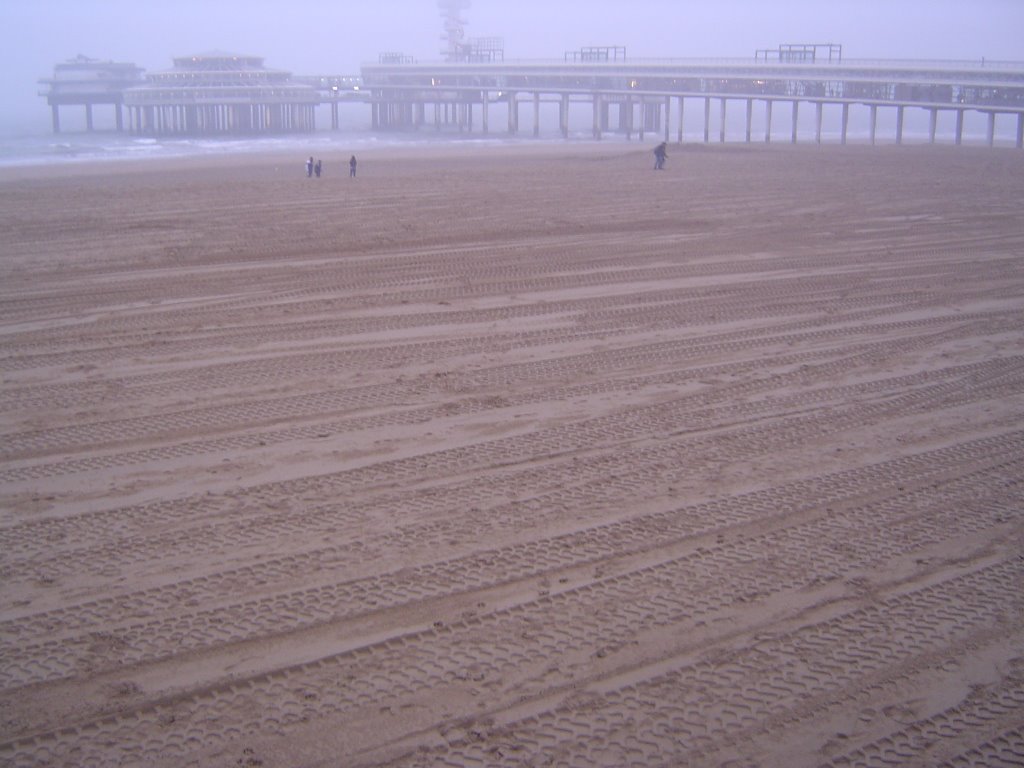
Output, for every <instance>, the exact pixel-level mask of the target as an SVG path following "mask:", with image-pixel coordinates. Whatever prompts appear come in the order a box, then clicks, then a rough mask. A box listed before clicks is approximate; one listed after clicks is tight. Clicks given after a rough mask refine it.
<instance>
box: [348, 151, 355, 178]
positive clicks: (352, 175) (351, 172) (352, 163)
mask: <svg viewBox="0 0 1024 768" xmlns="http://www.w3.org/2000/svg"><path fill="white" fill-rule="evenodd" d="M348 176H349V178H350V179H354V178H355V177H356V156H355V155H352V159H351V160H349V161H348Z"/></svg>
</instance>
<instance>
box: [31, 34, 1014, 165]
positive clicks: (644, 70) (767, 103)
mask: <svg viewBox="0 0 1024 768" xmlns="http://www.w3.org/2000/svg"><path fill="white" fill-rule="evenodd" d="M474 46H475V47H473V48H471V49H469V51H470V52H469V53H468V54H466V55H460V56H453V57H450V58H449V60H445V61H438V62H425V63H421V62H417V61H415V60H414V59H412V58H411V57H407V56H403V55H402V54H400V53H388V54H382V55H381V56H380V58H379V60H378V62H377V63H373V64H365V65H363V67H362V68H361V71H360V73H359V74H345V75H310V76H293V75H292V74H291V73H290V72H286V71H284V70H275V69H268V68H266V67H264V65H263V59H262V58H260V57H256V56H239V55H235V54H227V53H220V52H214V53H210V54H203V55H198V56H188V57H181V58H176V59H174V67H173V69H171V70H167V71H164V72H156V73H151V74H148V75H147V76H146V77H145V79H143V78H142V70H140V69H139V68H137V67H135V65H134V64H121V63H113V62H97V61H95V60H92V59H83V58H82V57H80V59H79V60H74V61H72V62H68V63H66V64H58V65H57V67H56V69H55V73H54V77H53V78H48V79H45V80H43V81H42V82H44V83H47V84H48V85H49V89H48V90H47V91H45V92H43V94H42V95H45V96H46V97H47V99H48V101H49V103H50V105H51V107H52V109H53V128H54V131H55V132H56V131H59V130H60V121H59V114H58V107H59V106H61V105H68V104H81V105H85V107H86V110H87V113H86V114H87V127H88V129H89V130H91V129H92V107H93V105H95V104H103V103H108V104H112V105H114V106H115V109H116V110H117V112H116V114H117V129H118V130H122V129H123V127H124V126H123V121H122V111H121V110H122V106H123V107H125V108H127V110H128V114H129V119H128V126H127V127H128V130H130V131H132V132H133V133H137V134H140V135H153V136H161V135H206V136H229V135H252V134H280V133H308V132H312V131H315V130H316V129H317V125H316V115H317V110H318V108H319V107H321V106H323V105H327V106H328V107H329V109H330V129H331V130H341V129H343V128H344V126H343V125H342V124H341V120H340V117H339V108H340V107H341V105H343V104H358V105H365V108H366V109H368V110H369V111H370V115H369V118H370V125H371V128H372V130H374V131H379V132H395V131H424V130H433V131H435V132H442V131H449V132H452V131H455V132H459V133H463V134H477V135H481V136H488V135H497V134H502V135H508V136H514V137H521V136H540V135H541V126H542V115H544V114H547V115H548V116H547V118H546V120H544V125H551V124H552V123H553V122H554V120H557V131H558V133H559V134H560V135H561V136H563V137H565V138H569V137H570V115H573V116H574V118H575V120H576V124H577V126H578V125H579V119H580V118H579V116H580V114H581V110H583V114H584V115H585V118H584V122H585V130H584V131H583V133H585V134H586V135H588V136H591V137H593V138H594V139H601V138H602V137H603V136H605V135H606V134H616V135H622V136H625V137H626V138H627V139H633V138H634V137H635V138H637V139H639V140H641V141H642V140H644V139H645V138H647V137H648V136H652V135H653V136H655V137H659V138H662V139H664V140H665V141H671V140H672V139H673V137H674V138H675V139H676V140H677V141H680V142H682V141H683V117H684V115H689V114H691V113H692V110H694V109H696V110H698V114H700V115H702V121H703V122H702V126H703V140H704V142H706V143H707V142H711V141H714V140H717V141H719V142H725V141H726V123H727V120H726V118H727V116H728V115H729V114H733V115H734V120H735V119H736V118H735V114H734V112H730V110H732V111H735V110H737V109H739V110H741V111H742V118H743V126H744V131H743V140H744V141H746V142H751V141H760V140H763V141H764V142H772V141H779V140H783V141H787V140H788V141H790V142H792V143H796V142H797V141H798V140H800V139H801V138H802V139H803V140H811V137H809V136H807V135H806V133H807V130H808V129H807V119H806V117H805V119H804V120H803V123H804V132H805V135H804V136H802V137H801V136H800V135H799V124H800V122H801V121H800V115H801V114H802V112H803V111H804V110H813V123H812V125H813V141H816V142H819V143H820V142H821V141H822V133H823V124H824V119H825V115H826V113H827V114H828V115H829V116H830V117H831V118H832V122H833V123H836V122H838V125H839V126H840V130H839V141H840V142H841V143H843V144H845V143H846V142H847V139H848V134H849V128H850V123H851V111H852V109H854V108H856V109H858V110H859V111H861V112H863V110H864V109H866V110H867V116H868V126H869V140H870V142H871V143H872V144H874V143H875V142H876V141H877V140H879V138H880V137H879V116H880V114H881V113H883V112H888V113H889V117H893V116H894V117H895V131H894V135H893V136H892V139H893V140H894V141H895V142H896V143H897V144H900V143H902V142H903V141H904V135H905V124H906V118H907V115H908V112H909V111H923V112H924V113H925V115H926V116H927V125H928V140H929V142H931V143H935V142H936V141H938V140H940V134H941V140H943V141H951V142H953V143H955V144H961V143H962V142H963V140H964V125H965V117H966V116H967V115H968V114H970V113H978V114H980V115H982V116H984V119H985V120H986V128H987V130H986V139H987V143H988V144H989V145H990V146H991V145H993V144H994V143H995V136H996V133H997V130H996V128H997V120H998V121H1002V122H1001V123H1000V125H1001V126H1003V130H1004V131H1005V123H1006V121H1015V126H1014V135H1015V145H1016V146H1017V147H1018V148H1021V147H1024V62H1007V61H985V60H980V61H916V60H902V59H897V60H858V59H844V58H843V57H842V49H841V46H838V45H835V44H811V45H803V44H801V45H784V46H779V48H778V49H766V50H762V51H757V52H756V54H755V55H754V56H753V57H750V58H746V59H633V58H629V57H627V56H626V50H625V48H622V47H619V46H598V47H587V48H581V49H579V50H577V51H571V52H568V53H566V54H565V56H564V57H563V59H561V60H530V61H506V60H505V59H504V54H503V51H502V50H501V49H500V47H498V46H496V45H495V44H493V41H489V40H484V41H476V42H475V43H474ZM478 47H479V50H478ZM460 50H461V49H460ZM783 111H786V112H788V113H789V120H788V126H787V127H788V133H786V134H780V132H779V128H778V127H777V126H775V125H774V123H775V122H787V121H785V120H783V121H779V120H778V113H779V112H783ZM755 115H757V116H758V118H759V120H758V122H759V125H760V126H763V136H762V135H756V134H755V131H754V124H755V119H754V118H755ZM940 116H945V119H943V120H942V121H941V123H940ZM773 117H775V118H776V120H775V121H774V122H773ZM524 120H525V122H524ZM690 120H691V122H692V121H693V118H692V117H691V118H690ZM940 128H941V130H940ZM578 132H579V131H577V133H578Z"/></svg>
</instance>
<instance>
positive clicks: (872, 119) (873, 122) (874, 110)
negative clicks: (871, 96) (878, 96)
mask: <svg viewBox="0 0 1024 768" xmlns="http://www.w3.org/2000/svg"><path fill="white" fill-rule="evenodd" d="M868 122H869V123H870V125H869V126H868V135H870V136H871V145H872V146H874V144H875V128H876V127H877V126H878V105H877V104H872V105H871V114H870V116H869V117H868Z"/></svg>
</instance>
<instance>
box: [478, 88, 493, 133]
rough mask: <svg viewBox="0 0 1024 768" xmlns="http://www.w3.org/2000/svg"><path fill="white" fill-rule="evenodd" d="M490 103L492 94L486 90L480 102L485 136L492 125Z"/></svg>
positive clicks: (482, 128)
mask: <svg viewBox="0 0 1024 768" xmlns="http://www.w3.org/2000/svg"><path fill="white" fill-rule="evenodd" d="M490 103H491V95H490V94H489V93H487V91H484V93H483V100H482V101H481V104H480V129H481V130H482V131H483V132H484V136H486V135H487V134H488V132H489V131H490V129H491V126H490V119H489V118H490V114H489V113H490Z"/></svg>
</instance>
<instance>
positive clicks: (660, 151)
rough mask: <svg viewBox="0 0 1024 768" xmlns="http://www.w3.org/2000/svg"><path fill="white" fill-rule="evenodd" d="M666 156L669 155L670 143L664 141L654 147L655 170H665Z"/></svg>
mask: <svg viewBox="0 0 1024 768" xmlns="http://www.w3.org/2000/svg"><path fill="white" fill-rule="evenodd" d="M666 157H668V145H667V144H666V143H665V142H664V141H663V142H661V144H659V145H658V146H656V147H655V148H654V170H656V171H663V170H665V158H666Z"/></svg>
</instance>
